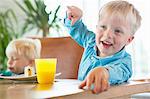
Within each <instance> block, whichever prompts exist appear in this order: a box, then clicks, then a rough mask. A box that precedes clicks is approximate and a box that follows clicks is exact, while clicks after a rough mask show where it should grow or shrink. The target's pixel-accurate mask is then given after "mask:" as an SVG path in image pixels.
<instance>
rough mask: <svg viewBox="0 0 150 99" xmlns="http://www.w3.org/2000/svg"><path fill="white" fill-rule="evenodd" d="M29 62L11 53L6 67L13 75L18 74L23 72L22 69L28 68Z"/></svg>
mask: <svg viewBox="0 0 150 99" xmlns="http://www.w3.org/2000/svg"><path fill="white" fill-rule="evenodd" d="M29 63H30V61H29V60H28V59H27V58H25V57H24V56H21V55H18V54H17V53H16V52H11V53H10V55H9V56H8V61H7V66H8V69H10V71H12V72H13V73H16V74H19V73H23V72H24V67H25V66H28V65H29Z"/></svg>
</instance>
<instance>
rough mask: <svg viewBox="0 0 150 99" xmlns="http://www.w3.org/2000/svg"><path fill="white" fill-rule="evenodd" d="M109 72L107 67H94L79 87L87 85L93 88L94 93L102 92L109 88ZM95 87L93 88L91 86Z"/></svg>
mask: <svg viewBox="0 0 150 99" xmlns="http://www.w3.org/2000/svg"><path fill="white" fill-rule="evenodd" d="M108 78H109V73H108V71H107V70H106V68H103V67H97V68H94V69H93V70H92V71H91V72H90V73H89V74H88V75H87V77H86V79H85V80H84V81H83V82H82V83H81V84H80V86H79V88H84V87H87V88H88V89H89V90H92V92H93V93H96V94H97V93H100V92H103V91H106V90H107V89H108V88H109V86H110V85H109V80H108ZM92 85H94V88H92V89H91V86H92Z"/></svg>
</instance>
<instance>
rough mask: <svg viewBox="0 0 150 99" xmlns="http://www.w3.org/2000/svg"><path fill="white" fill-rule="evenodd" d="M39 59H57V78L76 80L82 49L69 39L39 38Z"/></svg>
mask: <svg viewBox="0 0 150 99" xmlns="http://www.w3.org/2000/svg"><path fill="white" fill-rule="evenodd" d="M40 41H41V47H42V49H41V58H57V60H58V61H57V62H58V63H57V73H58V72H61V73H62V74H61V75H60V76H59V77H58V78H73V79H76V78H77V74H78V67H79V63H80V60H81V57H82V53H83V48H82V47H81V46H79V45H78V44H77V43H76V42H75V41H74V40H73V39H72V38H71V37H61V38H40Z"/></svg>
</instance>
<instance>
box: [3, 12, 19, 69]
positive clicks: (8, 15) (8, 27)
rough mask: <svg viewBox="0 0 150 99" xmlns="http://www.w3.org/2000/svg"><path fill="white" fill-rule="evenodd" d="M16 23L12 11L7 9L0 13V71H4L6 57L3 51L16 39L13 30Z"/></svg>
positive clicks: (15, 33)
mask: <svg viewBox="0 0 150 99" xmlns="http://www.w3.org/2000/svg"><path fill="white" fill-rule="evenodd" d="M17 23H18V21H17V19H16V15H15V13H14V12H13V10H11V9H8V10H6V11H3V12H0V40H1V41H0V71H2V70H6V67H7V65H6V62H7V57H6V54H5V49H6V47H7V45H8V43H9V42H10V41H11V40H12V39H13V38H17V37H18V32H17V31H16V29H15V26H16V25H17Z"/></svg>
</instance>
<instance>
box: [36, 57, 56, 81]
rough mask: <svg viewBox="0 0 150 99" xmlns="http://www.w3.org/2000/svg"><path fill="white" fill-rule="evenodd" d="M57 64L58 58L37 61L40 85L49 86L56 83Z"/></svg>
mask: <svg viewBox="0 0 150 99" xmlns="http://www.w3.org/2000/svg"><path fill="white" fill-rule="evenodd" d="M56 62H57V59H56V58H48V59H35V65H36V73H37V81H38V83H40V84H48V83H53V82H54V77H55V73H56Z"/></svg>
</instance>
